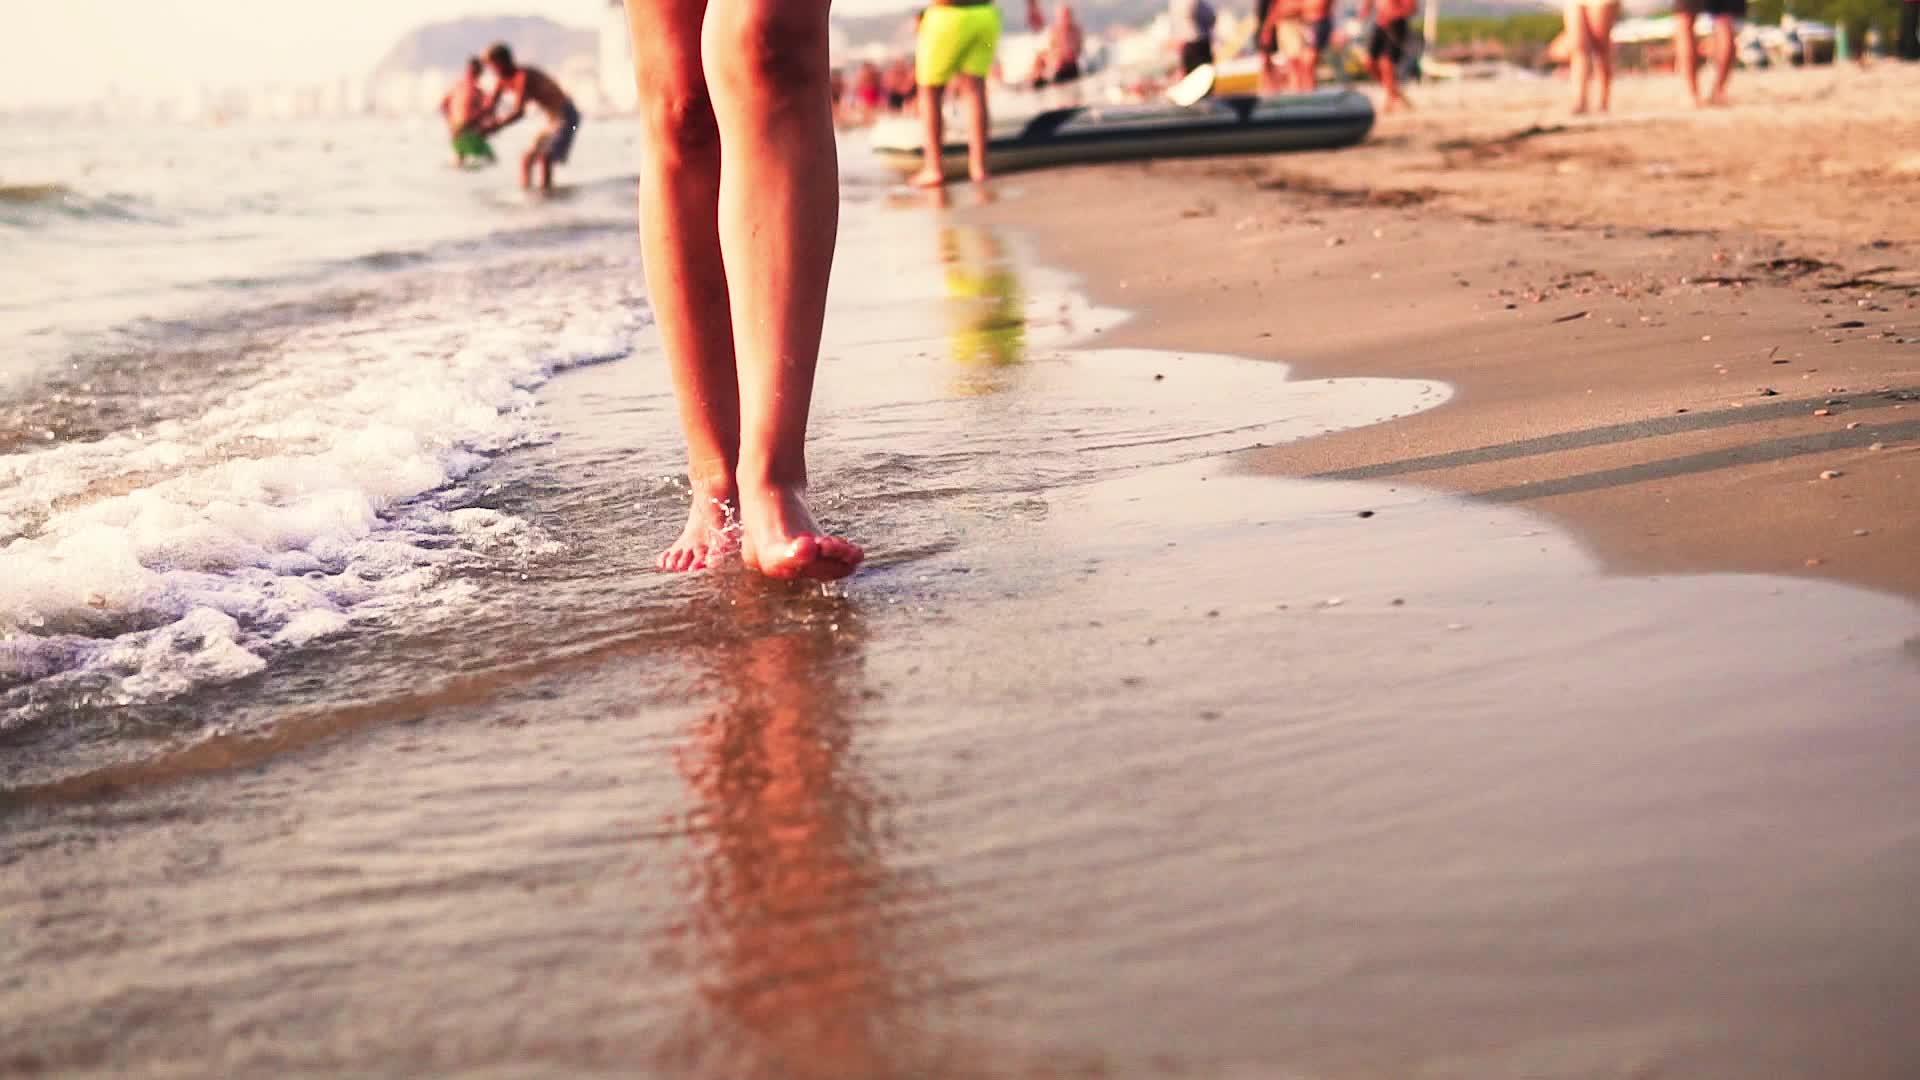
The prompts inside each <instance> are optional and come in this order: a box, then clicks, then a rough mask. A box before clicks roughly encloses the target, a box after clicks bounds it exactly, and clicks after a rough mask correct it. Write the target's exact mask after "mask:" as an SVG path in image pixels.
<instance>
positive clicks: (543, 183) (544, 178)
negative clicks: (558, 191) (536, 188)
mask: <svg viewBox="0 0 1920 1080" xmlns="http://www.w3.org/2000/svg"><path fill="white" fill-rule="evenodd" d="M538 168H539V170H540V190H541V191H552V190H553V159H552V158H550V157H548V156H546V155H545V154H542V155H540V161H539V164H538Z"/></svg>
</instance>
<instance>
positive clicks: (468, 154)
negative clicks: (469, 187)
mask: <svg viewBox="0 0 1920 1080" xmlns="http://www.w3.org/2000/svg"><path fill="white" fill-rule="evenodd" d="M480 71H481V63H480V58H479V57H477V56H473V57H468V58H467V73H466V74H465V75H463V76H461V77H460V79H459V80H458V81H456V82H455V83H454V84H453V89H451V90H448V91H447V96H446V97H443V98H441V99H440V115H441V116H444V117H446V118H447V132H448V133H449V134H450V135H452V136H453V164H454V167H455V168H462V167H465V166H466V165H467V164H468V163H472V164H476V165H491V164H493V147H491V146H488V145H487V137H486V136H485V135H482V134H480V125H481V124H482V123H483V122H484V121H485V120H486V113H485V106H486V100H487V96H486V94H485V93H484V92H483V91H482V90H481V89H480Z"/></svg>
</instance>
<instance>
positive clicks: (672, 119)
mask: <svg viewBox="0 0 1920 1080" xmlns="http://www.w3.org/2000/svg"><path fill="white" fill-rule="evenodd" d="M640 112H641V117H642V119H643V120H644V122H645V124H646V130H647V139H648V142H649V143H650V144H651V145H652V146H653V148H654V150H655V152H656V153H661V154H665V155H669V156H681V155H688V154H698V153H702V152H706V151H710V150H712V149H713V148H715V147H717V146H719V145H720V128H719V125H717V124H716V123H715V122H714V119H713V101H712V99H710V98H709V97H708V96H707V86H706V83H705V82H704V81H703V80H701V79H699V78H643V79H642V80H641V84H640Z"/></svg>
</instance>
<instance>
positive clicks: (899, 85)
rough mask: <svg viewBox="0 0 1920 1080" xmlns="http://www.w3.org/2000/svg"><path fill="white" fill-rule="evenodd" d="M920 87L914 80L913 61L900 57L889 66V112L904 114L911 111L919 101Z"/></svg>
mask: <svg viewBox="0 0 1920 1080" xmlns="http://www.w3.org/2000/svg"><path fill="white" fill-rule="evenodd" d="M919 93H920V86H919V84H918V83H916V82H915V81H914V78H913V61H912V60H909V59H907V58H906V57H904V56H903V57H900V58H899V59H897V60H895V61H894V62H893V63H891V64H888V65H887V111H888V112H890V113H903V112H907V111H909V110H911V109H912V108H913V106H914V102H915V101H916V100H917V99H918V97H919Z"/></svg>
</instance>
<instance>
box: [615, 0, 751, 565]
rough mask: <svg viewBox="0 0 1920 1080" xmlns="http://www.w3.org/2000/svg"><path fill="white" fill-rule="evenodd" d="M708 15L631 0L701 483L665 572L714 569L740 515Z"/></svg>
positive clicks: (677, 361)
mask: <svg viewBox="0 0 1920 1080" xmlns="http://www.w3.org/2000/svg"><path fill="white" fill-rule="evenodd" d="M706 8H707V0H627V15H628V19H629V24H630V26H631V27H632V30H633V57H634V65H635V68H636V69H637V70H638V72H639V83H640V107H641V115H642V117H643V118H644V120H645V125H644V129H643V130H644V136H643V137H644V139H645V143H646V147H645V152H644V153H643V154H641V156H640V235H641V241H642V243H641V252H642V255H643V257H644V260H645V262H646V268H647V287H648V294H649V297H650V299H651V302H652V304H653V312H654V316H655V318H656V319H657V320H658V322H659V326H660V336H661V338H662V340H663V342H664V344H665V345H666V350H667V365H668V367H669V368H670V369H671V370H672V372H673V385H674V391H675V397H676V398H677V399H678V401H679V404H680V426H681V429H682V430H683V431H684V432H685V433H686V439H687V458H688V463H687V473H688V476H689V478H690V482H691V483H692V486H693V506H692V508H691V509H690V510H689V511H688V513H687V526H686V528H685V530H683V531H682V532H681V534H680V538H679V539H678V540H676V541H674V544H673V546H672V547H669V548H667V549H666V550H665V551H663V552H661V553H660V557H659V558H658V559H657V560H656V561H655V565H656V566H657V567H659V569H661V570H668V571H684V570H698V569H701V568H703V567H705V566H706V565H708V563H709V562H710V561H711V560H712V559H713V558H714V557H715V556H716V555H717V554H718V553H720V552H722V551H724V550H725V549H726V548H727V547H728V546H729V545H730V543H731V539H730V537H729V536H728V529H729V528H730V527H732V526H733V525H734V519H735V518H736V517H737V514H738V501H737V493H736V490H735V487H734V480H733V470H734V465H735V463H736V462H737V461H738V460H739V457H740V387H739V382H738V377H737V376H736V375H735V373H734V360H733V322H732V317H731V315H730V312H729V306H728V303H727V274H726V267H725V264H724V262H723V261H722V259H721V255H720V129H719V127H718V126H717V125H716V123H715V121H714V116H713V104H712V102H711V101H710V100H709V99H708V97H707V80H706V75H705V74H704V73H703V72H702V71H701V68H700V23H701V20H702V19H703V18H704V17H705V15H706ZM643 29H644V32H643Z"/></svg>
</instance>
